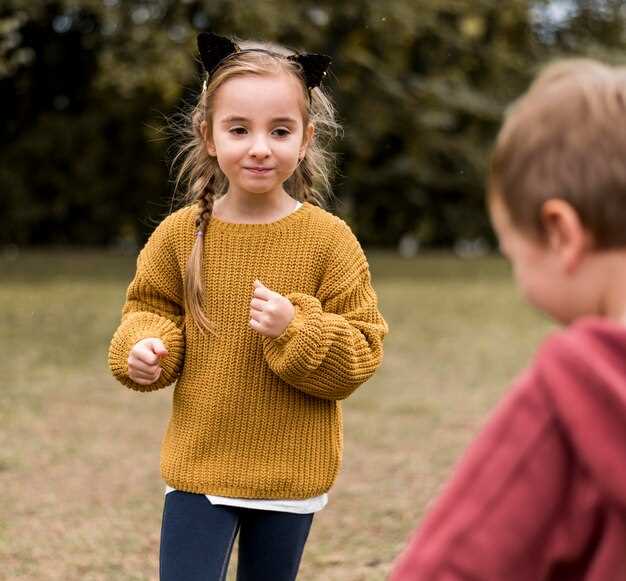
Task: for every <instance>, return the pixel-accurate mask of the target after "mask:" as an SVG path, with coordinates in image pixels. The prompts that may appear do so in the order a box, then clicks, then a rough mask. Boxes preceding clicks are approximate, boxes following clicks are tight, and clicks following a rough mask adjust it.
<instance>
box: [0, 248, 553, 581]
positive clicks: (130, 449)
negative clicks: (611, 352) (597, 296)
mask: <svg viewBox="0 0 626 581" xmlns="http://www.w3.org/2000/svg"><path fill="white" fill-rule="evenodd" d="M369 259H370V264H371V269H372V274H373V279H374V284H375V287H376V290H377V292H378V295H379V299H380V306H381V310H382V312H383V314H384V316H385V318H386V319H387V321H388V323H389V326H390V329H391V332H390V334H389V336H388V338H387V340H386V348H385V362H384V364H383V366H382V367H381V369H380V370H379V372H378V373H377V374H376V375H375V376H374V378H373V379H371V380H370V381H369V382H368V383H366V384H365V385H364V386H362V387H361V388H360V389H359V390H357V392H356V393H355V394H354V395H353V396H351V397H350V398H349V399H348V400H346V401H345V402H344V429H345V453H344V463H343V468H342V472H341V474H340V476H339V478H338V480H337V482H336V483H335V486H334V487H333V489H332V490H331V493H330V502H329V505H328V507H327V508H326V509H324V510H323V511H322V512H321V513H320V514H319V515H318V516H317V517H316V519H315V521H314V525H313V529H312V531H311V535H310V537H309V542H308V544H307V548H306V551H305V554H304V558H303V562H302V566H301V570H300V576H299V579H300V580H302V581H313V580H315V581H318V580H323V581H369V580H380V579H384V578H385V576H386V575H387V573H388V571H389V568H390V564H391V562H392V560H393V558H394V557H395V556H396V555H397V554H398V552H399V551H400V550H401V549H402V547H403V546H404V544H405V542H406V539H407V536H408V534H409V533H410V531H411V530H412V529H413V528H414V526H415V525H416V523H417V522H419V519H420V517H421V515H422V514H423V512H424V510H425V508H426V505H427V503H428V502H429V501H430V500H431V499H432V498H433V497H434V496H435V495H436V493H437V491H438V489H439V487H440V485H441V483H442V482H443V481H444V480H445V478H446V476H447V475H448V474H449V472H450V469H451V467H452V466H453V464H454V462H455V460H456V459H457V458H458V456H459V454H460V453H461V451H462V450H463V448H464V447H465V445H466V444H467V443H468V441H469V440H470V438H471V437H472V435H474V434H475V433H476V431H477V430H478V429H479V427H480V425H481V424H482V423H483V422H484V421H485V418H486V417H487V415H488V412H489V410H490V409H492V408H493V406H494V404H495V403H496V402H497V400H498V399H499V398H500V397H501V396H502V394H503V393H504V391H505V390H506V388H507V386H508V385H509V384H510V382H511V380H512V379H513V378H514V377H515V375H516V373H517V372H518V371H519V370H520V369H521V368H522V367H523V366H524V365H525V364H527V363H528V361H529V360H530V358H531V356H532V353H533V351H534V349H535V346H536V344H537V342H538V341H539V340H540V338H541V337H542V336H544V335H545V334H546V333H547V332H549V330H550V329H551V328H552V327H551V325H550V324H549V323H548V322H547V321H546V320H544V319H543V318H541V317H540V316H538V315H537V314H535V313H534V312H532V311H531V309H530V308H529V307H527V306H526V305H524V304H523V302H522V301H521V299H520V298H519V296H518V294H517V292H516V290H515V289H514V287H513V284H512V281H511V277H510V272H509V267H508V266H507V265H506V263H505V262H504V261H503V260H502V259H500V258H498V257H483V258H475V259H466V260H461V259H459V258H456V257H454V256H451V255H445V254H441V255H434V254H432V255H419V256H418V257H416V258H414V259H401V258H398V257H396V256H395V255H392V254H389V253H379V252H372V253H370V254H369ZM133 269H134V258H133V257H132V256H120V255H115V254H111V253H105V252H93V251H85V252H51V251H47V252H43V251H42V252H25V253H24V252H21V253H20V252H17V251H13V250H12V251H11V252H6V253H5V254H4V255H2V254H0V272H2V276H1V277H0V305H2V306H1V313H2V315H1V319H2V322H1V323H0V349H1V351H2V364H1V365H0V369H1V370H2V372H1V377H2V379H1V381H0V383H1V387H0V426H1V429H0V486H1V487H2V497H1V498H2V500H1V501H0V562H1V563H2V567H1V568H0V579H7V580H11V581H18V580H38V581H39V580H51V581H52V580H63V581H75V580H76V581H78V580H80V581H139V580H145V581H148V580H150V581H156V580H157V579H158V548H159V533H160V526H161V511H162V503H163V483H162V481H161V480H160V477H159V472H158V464H159V445H160V441H161V437H162V434H163V431H164V429H165V426H166V422H167V420H168V414H169V407H170V399H171V389H172V388H171V387H170V388H167V389H165V390H162V391H160V392H156V393H150V394H140V393H135V392H133V391H131V390H128V389H126V388H124V387H122V386H121V385H120V384H118V383H116V382H115V381H114V380H113V379H112V377H111V376H110V374H109V371H108V368H107V366H106V352H107V347H108V342H109V340H110V337H111V334H112V333H113V331H114V329H115V327H116V325H117V324H118V322H119V315H120V310H121V306H122V302H123V299H124V292H125V289H126V286H127V284H128V282H129V280H130V278H131V276H132V273H133ZM233 568H234V567H233ZM229 578H233V579H234V577H232V575H231V577H229Z"/></svg>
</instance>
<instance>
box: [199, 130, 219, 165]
mask: <svg viewBox="0 0 626 581" xmlns="http://www.w3.org/2000/svg"><path fill="white" fill-rule="evenodd" d="M200 133H201V134H202V140H203V141H204V144H205V146H206V150H207V152H208V153H209V155H210V156H211V157H216V156H217V153H216V151H215V145H214V144H213V139H211V136H210V135H209V126H208V125H207V122H206V121H203V122H202V123H200Z"/></svg>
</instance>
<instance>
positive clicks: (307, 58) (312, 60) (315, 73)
mask: <svg viewBox="0 0 626 581" xmlns="http://www.w3.org/2000/svg"><path fill="white" fill-rule="evenodd" d="M287 58H288V59H289V60H290V61H295V62H297V63H298V64H299V65H300V66H301V67H302V71H303V72H304V80H305V82H306V86H307V88H308V89H309V91H310V90H311V89H313V88H315V87H319V85H320V83H321V82H322V79H323V78H324V77H325V76H326V72H327V69H328V66H329V65H330V61H331V58H330V57H329V56H326V55H325V54H317V53H314V52H309V53H304V54H298V55H291V56H289V57H287Z"/></svg>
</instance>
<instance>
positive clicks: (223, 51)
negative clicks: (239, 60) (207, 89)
mask: <svg viewBox="0 0 626 581" xmlns="http://www.w3.org/2000/svg"><path fill="white" fill-rule="evenodd" d="M197 43H198V52H199V53H200V59H201V60H202V65H203V66H204V70H205V71H206V72H207V73H208V75H209V77H210V76H211V75H212V74H213V72H214V71H215V69H216V68H217V67H218V65H219V64H220V63H221V62H222V61H223V60H224V59H225V58H227V57H229V56H230V55H231V54H234V53H236V52H238V51H239V48H238V47H237V45H236V44H235V43H234V42H233V41H232V40H230V39H229V38H226V37H224V36H218V35H217V34H213V33H212V32H201V33H200V34H199V35H198V38H197Z"/></svg>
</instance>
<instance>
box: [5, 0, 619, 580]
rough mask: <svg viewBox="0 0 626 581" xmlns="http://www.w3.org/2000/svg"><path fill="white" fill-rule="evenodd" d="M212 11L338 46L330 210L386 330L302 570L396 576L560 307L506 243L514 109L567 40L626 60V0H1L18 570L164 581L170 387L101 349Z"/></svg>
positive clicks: (147, 222) (164, 202)
mask: <svg viewBox="0 0 626 581" xmlns="http://www.w3.org/2000/svg"><path fill="white" fill-rule="evenodd" d="M201 30H211V31H214V32H217V33H219V34H224V35H231V36H235V37H238V38H242V39H247V38H260V39H265V40H272V41H277V42H279V43H283V44H286V45H288V46H290V47H293V48H296V49H304V50H307V51H316V52H322V53H326V54H329V55H331V56H332V58H333V65H332V74H330V75H328V76H327V77H326V79H327V81H326V83H327V86H328V87H329V89H330V90H331V93H332V94H333V96H334V99H335V102H336V105H337V108H338V112H339V119H340V121H341V122H342V124H343V126H344V137H343V139H342V140H340V141H339V142H338V144H337V152H338V155H339V157H338V161H339V171H338V175H337V177H336V179H335V182H334V191H335V194H336V197H337V202H336V205H335V206H334V207H333V210H334V211H336V212H337V213H339V214H341V215H342V216H343V217H344V218H345V219H346V220H347V221H348V222H349V223H350V224H351V225H352V227H353V228H354V230H355V232H356V233H357V235H358V237H359V239H360V240H361V242H362V243H363V245H364V247H365V248H366V250H367V253H368V258H369V260H370V264H371V268H372V273H373V278H374V284H375V287H376V289H377V291H378V294H379V298H380V303H381V309H382V311H383V313H384V315H385V317H386V319H387V320H388V322H389V324H390V328H391V332H390V335H389V337H388V339H387V341H386V357H385V363H384V364H383V367H382V368H381V370H380V372H379V373H378V374H377V375H376V376H375V377H374V378H373V379H372V380H371V381H370V382H368V384H366V385H365V386H363V387H362V388H361V389H359V390H358V391H357V392H356V393H355V394H354V396H352V397H351V398H349V399H348V400H347V401H346V402H345V407H344V409H345V432H346V438H345V461H344V467H343V471H342V473H341V476H340V477H339V479H338V481H337V483H336V485H335V487H334V488H333V490H332V491H331V502H330V504H329V506H328V507H327V509H325V510H324V511H322V513H320V514H319V516H318V517H316V520H315V523H314V527H313V531H312V533H311V537H310V541H309V544H308V546H307V549H306V552H305V556H304V560H303V564H302V569H301V575H300V578H301V579H303V580H305V581H306V580H318V579H322V580H334V579H336V580H341V581H343V580H346V581H360V580H370V579H372V580H373V579H383V578H384V577H385V575H386V574H387V572H388V570H389V567H390V563H391V561H392V560H393V558H394V557H395V556H396V555H397V553H398V551H399V550H400V549H401V548H402V547H403V546H404V543H405V541H406V538H407V535H408V534H409V532H410V531H411V530H412V529H413V528H414V526H415V525H416V523H417V522H419V518H420V516H421V514H422V512H423V510H424V509H425V507H426V505H427V503H428V501H429V500H430V499H431V498H432V497H433V496H434V495H435V494H436V492H437V490H438V488H439V486H440V484H441V482H442V481H443V480H444V479H445V477H446V476H447V474H448V473H449V470H450V467H451V465H452V464H453V463H454V461H455V460H456V459H457V458H458V455H459V454H460V452H461V451H462V449H463V448H464V446H465V445H466V444H467V442H468V441H469V439H470V438H471V437H472V435H473V434H475V433H476V430H477V429H478V428H479V426H480V425H481V423H482V422H483V421H484V419H485V416H486V415H487V414H488V412H489V410H490V409H491V408H492V407H493V405H494V404H495V402H496V401H497V400H498V399H499V398H500V397H501V395H502V393H503V392H504V391H505V390H506V388H507V386H508V384H509V383H510V381H511V380H512V378H513V377H514V376H515V374H516V373H517V372H518V371H519V369H520V368H522V367H523V366H524V365H525V363H526V362H527V361H528V360H529V358H530V357H531V356H532V353H533V350H534V348H535V346H536V344H537V342H538V341H539V340H540V338H541V337H543V336H544V335H545V334H546V332H549V331H550V330H551V329H552V326H551V324H550V323H549V322H548V321H545V320H544V319H543V318H541V317H539V316H537V315H536V314H535V313H533V312H532V311H531V310H530V309H529V308H528V307H526V306H525V305H524V304H522V302H521V301H520V300H519V298H518V296H517V293H516V291H515V289H514V288H513V285H512V283H511V280H510V276H509V271H508V267H507V265H506V264H505V263H504V262H503V261H502V260H501V259H500V258H499V257H498V256H497V255H495V253H494V252H491V251H490V249H495V244H494V239H493V234H492V232H491V229H490V227H489V223H488V220H487V217H486V213H485V209H484V202H483V197H484V180H485V170H486V166H487V162H488V155H489V150H490V147H491V144H492V142H493V139H494V137H495V134H496V132H497V129H498V126H499V123H500V122H501V119H502V114H503V112H504V110H505V108H506V106H507V104H509V103H510V102H511V101H512V100H513V99H514V98H515V97H516V96H518V95H519V94H520V93H521V92H522V91H523V90H524V89H525V88H526V87H527V86H528V83H529V82H530V79H531V78H532V76H533V74H534V73H535V72H536V71H537V70H538V68H540V67H541V66H542V65H543V64H545V63H546V62H548V61H549V60H551V59H554V58H558V57H561V56H591V57H596V58H600V59H602V60H605V61H608V62H613V63H619V62H621V63H624V62H626V51H625V49H626V2H624V1H623V0H594V1H592V0H552V1H548V0H545V1H539V0H536V1H531V0H507V1H502V0H498V1H497V0H472V1H469V0H389V1H386V2H380V1H375V0H360V1H346V2H326V1H323V0H322V1H316V2H309V1H306V0H300V1H298V2H296V1H294V0H278V1H275V2H270V1H261V0H252V1H249V2H243V1H234V0H211V1H205V2H198V1H190V0H179V1H177V2H174V1H166V0H151V1H149V0H144V1H121V0H102V1H96V0H74V1H69V0H67V1H64V2H61V1H59V2H42V1H37V0H34V1H29V2H27V1H25V0H23V1H10V0H9V1H7V0H2V1H0V95H1V98H2V116H3V122H2V124H1V126H0V348H1V353H2V359H1V363H0V370H1V375H0V377H1V379H0V487H1V488H2V492H3V493H2V495H1V500H0V562H1V563H2V566H0V579H7V580H9V579H10V580H13V579H37V580H38V579H59V580H61V579H62V580H69V581H72V580H75V579H76V580H78V579H80V580H81V581H82V580H87V581H90V580H92V581H93V580H118V579H119V580H140V579H141V580H148V579H150V580H154V579H157V578H158V545H159V531H160V519H161V509H162V495H163V483H162V482H161V481H160V477H159V473H158V463H159V457H158V455H159V445H160V440H161V437H162V434H163V431H164V428H165V425H166V422H167V420H168V417H169V409H170V399H171V393H172V392H171V388H168V389H166V390H162V391H161V392H158V393H154V394H137V393H134V392H131V391H130V390H126V389H125V388H122V387H121V386H120V385H119V384H116V383H115V382H114V381H113V379H112V378H111V377H110V375H109V372H108V369H107V366H106V352H107V347H108V342H109V340H110V337H111V335H112V333H113V332H114V330H115V328H116V326H117V324H118V322H119V316H120V310H121V306H122V303H123V300H124V292H125V289H126V287H127V285H128V282H129V280H130V278H131V277H132V274H133V272H134V267H135V264H134V263H135V258H136V252H137V249H138V248H139V247H141V245H142V244H143V243H144V241H145V239H146V237H147V236H148V235H149V233H150V232H151V230H152V229H153V228H154V225H155V224H156V223H157V222H158V221H159V220H160V219H161V218H162V217H163V216H164V215H165V214H166V213H167V212H168V211H169V209H170V203H171V200H172V194H173V175H171V174H170V171H169V168H170V163H171V161H172V155H173V151H174V149H173V147H174V145H175V143H174V141H173V139H172V137H171V134H170V133H169V132H168V130H167V125H168V124H167V120H168V119H171V118H172V117H175V116H176V115H177V114H178V113H179V112H180V111H181V110H182V108H184V107H185V105H186V104H188V103H191V102H193V101H194V99H196V98H197V95H198V92H199V89H200V83H201V75H200V66H199V63H198V61H197V59H196V56H197V55H196V50H195V36H196V34H197V33H198V32H199V31H201Z"/></svg>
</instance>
